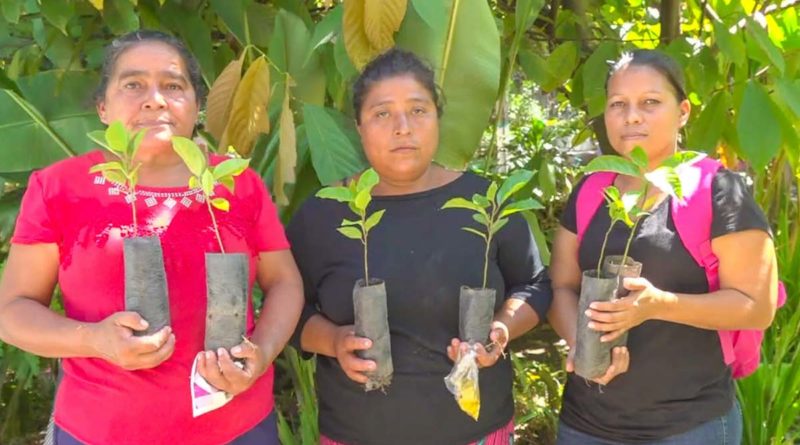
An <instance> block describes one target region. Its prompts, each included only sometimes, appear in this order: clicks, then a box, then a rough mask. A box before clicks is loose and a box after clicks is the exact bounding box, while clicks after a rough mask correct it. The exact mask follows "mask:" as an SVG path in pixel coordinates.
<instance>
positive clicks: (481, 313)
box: [458, 286, 495, 344]
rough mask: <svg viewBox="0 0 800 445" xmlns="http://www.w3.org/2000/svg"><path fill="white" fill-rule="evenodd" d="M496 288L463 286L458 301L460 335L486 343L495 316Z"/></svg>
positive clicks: (466, 339) (465, 339)
mask: <svg viewBox="0 0 800 445" xmlns="http://www.w3.org/2000/svg"><path fill="white" fill-rule="evenodd" d="M494 302H495V290H494V289H487V288H471V287H468V286H461V293H460V295H459V302H458V337H459V338H460V339H461V340H462V341H467V342H469V343H481V344H486V342H487V341H488V340H489V328H490V327H491V324H492V319H493V318H494Z"/></svg>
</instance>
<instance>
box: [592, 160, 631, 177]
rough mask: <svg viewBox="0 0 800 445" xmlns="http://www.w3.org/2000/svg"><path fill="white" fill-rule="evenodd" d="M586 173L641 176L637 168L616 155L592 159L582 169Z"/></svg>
mask: <svg viewBox="0 0 800 445" xmlns="http://www.w3.org/2000/svg"><path fill="white" fill-rule="evenodd" d="M583 171H584V172H586V173H592V172H614V173H619V174H621V175H628V176H636V177H638V176H641V171H640V170H639V167H637V166H636V164H634V163H633V162H631V161H629V160H627V159H625V158H623V157H622V156H616V155H603V156H598V157H596V158H594V159H592V160H591V161H590V162H589V163H588V164H587V165H586V167H584V168H583Z"/></svg>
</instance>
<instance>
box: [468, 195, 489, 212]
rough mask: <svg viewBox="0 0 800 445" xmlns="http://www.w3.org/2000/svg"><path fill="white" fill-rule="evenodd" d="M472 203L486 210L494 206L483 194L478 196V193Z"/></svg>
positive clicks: (473, 197)
mask: <svg viewBox="0 0 800 445" xmlns="http://www.w3.org/2000/svg"><path fill="white" fill-rule="evenodd" d="M472 202H474V203H475V204H477V205H478V206H480V207H483V208H484V209H485V208H488V207H489V206H490V205H492V203H491V202H489V200H488V199H486V197H485V196H483V195H481V194H478V193H476V194H474V195H472Z"/></svg>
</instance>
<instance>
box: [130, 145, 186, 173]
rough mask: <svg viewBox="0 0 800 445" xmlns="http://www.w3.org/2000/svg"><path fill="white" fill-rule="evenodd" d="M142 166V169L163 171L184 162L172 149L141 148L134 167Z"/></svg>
mask: <svg viewBox="0 0 800 445" xmlns="http://www.w3.org/2000/svg"><path fill="white" fill-rule="evenodd" d="M140 163H141V164H142V167H141V168H142V169H146V170H161V169H170V168H174V167H175V166H177V165H179V164H183V160H182V159H181V157H180V156H178V154H177V153H175V150H173V149H172V147H166V148H164V147H158V148H155V147H154V148H144V147H143V148H140V149H139V152H138V153H136V157H135V158H134V165H136V164H140Z"/></svg>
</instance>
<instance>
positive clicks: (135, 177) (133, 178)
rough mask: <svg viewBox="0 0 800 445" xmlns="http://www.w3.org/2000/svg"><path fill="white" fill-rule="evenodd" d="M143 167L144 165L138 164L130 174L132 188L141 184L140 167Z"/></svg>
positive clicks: (129, 182)
mask: <svg viewBox="0 0 800 445" xmlns="http://www.w3.org/2000/svg"><path fill="white" fill-rule="evenodd" d="M141 166H142V163H141V162H140V163H138V164H136V167H134V168H133V170H132V171H131V172H130V173H129V174H128V185H129V186H130V187H131V188H134V187H136V184H138V183H139V167H141Z"/></svg>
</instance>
